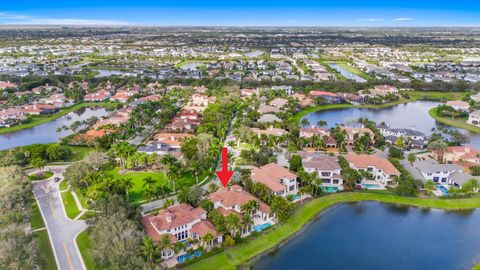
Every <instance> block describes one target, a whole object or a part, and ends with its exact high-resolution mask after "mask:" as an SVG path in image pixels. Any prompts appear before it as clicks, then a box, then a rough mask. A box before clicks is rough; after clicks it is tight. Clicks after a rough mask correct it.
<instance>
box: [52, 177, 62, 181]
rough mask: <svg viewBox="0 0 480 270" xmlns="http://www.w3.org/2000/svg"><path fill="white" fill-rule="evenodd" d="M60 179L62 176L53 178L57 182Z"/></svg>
mask: <svg viewBox="0 0 480 270" xmlns="http://www.w3.org/2000/svg"><path fill="white" fill-rule="evenodd" d="M60 180H61V179H60V177H55V178H53V181H55V182H59V181H60Z"/></svg>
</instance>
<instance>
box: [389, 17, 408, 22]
mask: <svg viewBox="0 0 480 270" xmlns="http://www.w3.org/2000/svg"><path fill="white" fill-rule="evenodd" d="M412 20H413V19H412V18H395V19H393V20H392V21H394V22H406V21H412Z"/></svg>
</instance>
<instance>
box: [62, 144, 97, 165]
mask: <svg viewBox="0 0 480 270" xmlns="http://www.w3.org/2000/svg"><path fill="white" fill-rule="evenodd" d="M67 147H68V148H69V149H70V150H71V151H72V158H71V159H70V161H79V160H82V159H84V158H85V157H86V156H87V154H88V153H90V152H93V151H95V148H94V147H87V146H67Z"/></svg>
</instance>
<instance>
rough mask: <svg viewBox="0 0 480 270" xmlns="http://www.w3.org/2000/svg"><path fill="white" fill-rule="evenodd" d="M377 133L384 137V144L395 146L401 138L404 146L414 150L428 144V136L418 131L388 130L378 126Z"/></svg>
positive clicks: (405, 129) (388, 128) (385, 127)
mask: <svg viewBox="0 0 480 270" xmlns="http://www.w3.org/2000/svg"><path fill="white" fill-rule="evenodd" d="M377 128H378V131H380V134H382V136H384V137H385V142H386V143H389V144H391V145H393V144H395V143H396V142H397V140H398V139H399V138H403V139H404V142H405V144H406V145H409V146H410V147H412V148H415V149H422V148H425V147H426V146H427V144H428V136H426V135H425V134H423V133H422V132H420V131H417V130H414V129H407V128H390V127H387V126H378V127H377Z"/></svg>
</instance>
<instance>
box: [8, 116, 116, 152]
mask: <svg viewBox="0 0 480 270" xmlns="http://www.w3.org/2000/svg"><path fill="white" fill-rule="evenodd" d="M107 114H108V112H107V111H106V110H105V109H104V108H83V109H79V110H77V111H74V112H71V113H69V114H67V115H65V116H62V117H59V118H57V119H55V120H53V121H50V122H48V123H45V124H42V125H39V126H36V127H33V128H29V129H24V130H19V131H15V132H11V133H6V134H0V150H4V149H9V148H12V147H17V146H24V145H29V144H35V143H54V142H58V141H59V140H60V138H63V137H65V136H68V135H70V134H72V132H71V131H70V130H63V131H61V132H57V129H58V128H59V127H62V126H64V125H65V126H67V127H68V126H70V125H71V124H72V123H73V122H75V121H83V120H86V119H88V118H90V117H92V116H96V117H98V118H100V117H102V116H105V115H107Z"/></svg>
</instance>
